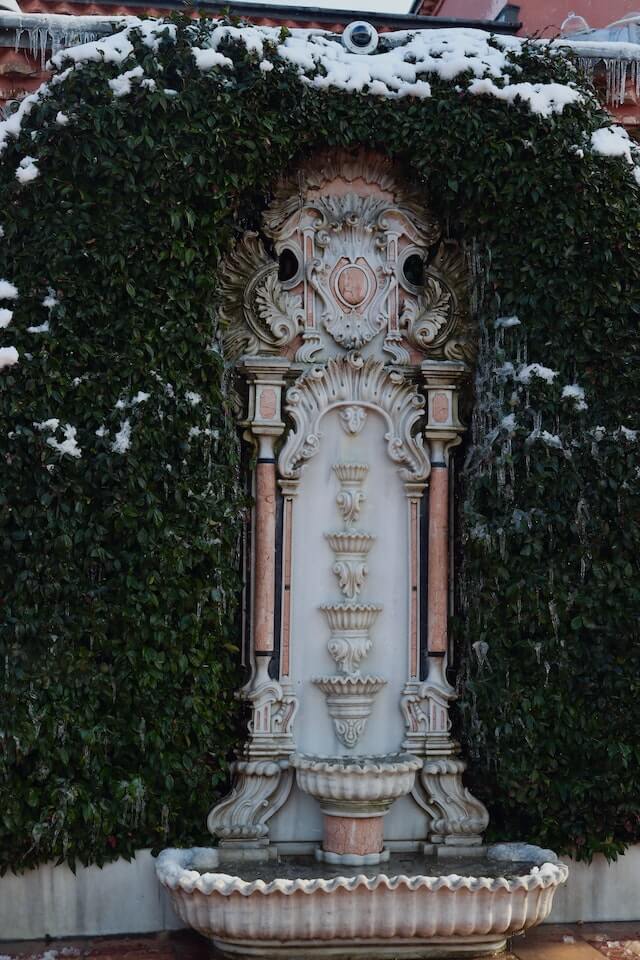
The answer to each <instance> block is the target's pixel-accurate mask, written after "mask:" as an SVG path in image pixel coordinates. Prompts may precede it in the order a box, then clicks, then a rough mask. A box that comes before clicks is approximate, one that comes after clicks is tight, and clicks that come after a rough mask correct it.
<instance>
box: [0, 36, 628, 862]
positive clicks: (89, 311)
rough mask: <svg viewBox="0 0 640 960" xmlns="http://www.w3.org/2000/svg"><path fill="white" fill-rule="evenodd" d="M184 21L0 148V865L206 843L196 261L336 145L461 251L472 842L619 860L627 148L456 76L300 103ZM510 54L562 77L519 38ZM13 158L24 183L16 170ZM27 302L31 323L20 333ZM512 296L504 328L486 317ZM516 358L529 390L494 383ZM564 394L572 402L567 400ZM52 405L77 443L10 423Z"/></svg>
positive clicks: (218, 579)
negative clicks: (391, 172) (119, 442)
mask: <svg viewBox="0 0 640 960" xmlns="http://www.w3.org/2000/svg"><path fill="white" fill-rule="evenodd" d="M176 23H177V28H178V29H177V41H176V42H175V43H173V42H169V40H168V39H167V40H166V42H163V43H162V44H161V45H160V49H159V51H158V52H157V53H156V54H154V53H153V52H152V51H151V50H150V49H149V48H148V47H147V46H145V45H144V44H143V43H142V42H139V41H138V42H136V43H135V50H134V53H133V54H132V56H131V58H130V60H129V61H128V62H127V63H126V64H124V65H114V64H87V65H85V66H84V67H83V68H82V69H78V70H74V71H72V72H71V73H70V74H69V75H68V76H67V77H66V79H64V80H63V81H62V82H60V83H58V84H52V85H50V88H49V93H48V95H47V96H45V97H44V98H43V99H42V100H41V101H40V102H39V103H38V104H37V105H36V106H35V108H34V109H33V111H32V113H31V115H30V116H29V118H28V120H27V121H25V123H24V124H23V128H22V132H21V134H20V136H19V138H18V139H17V140H16V141H12V142H11V143H10V144H9V146H8V147H7V149H6V151H5V153H4V154H3V156H2V161H1V163H0V191H1V196H2V203H1V205H0V207H1V209H2V215H1V218H0V222H1V223H2V226H3V228H4V231H5V236H4V239H3V240H2V241H1V242H0V277H6V278H7V279H9V280H11V281H12V282H13V283H15V284H16V285H17V286H18V288H19V290H20V298H19V300H17V301H16V302H15V303H11V302H7V303H3V304H2V305H3V306H8V307H14V309H15V314H14V319H13V322H12V323H11V325H10V326H9V327H8V328H7V329H6V330H3V331H2V333H1V335H0V340H1V344H0V345H3V346H4V345H9V344H12V345H15V346H16V347H17V348H18V350H19V351H20V354H21V358H20V363H19V364H18V365H16V366H13V367H9V368H5V369H4V370H3V371H2V372H1V373H0V410H1V413H0V417H1V424H2V427H1V429H0V511H1V512H0V518H1V520H0V522H1V527H0V543H1V544H2V562H1V564H0V592H1V595H2V607H1V610H2V613H1V616H0V684H1V688H2V700H1V706H0V731H1V733H0V865H1V866H2V868H3V869H4V868H7V867H8V866H11V867H14V868H16V869H19V868H24V867H27V866H32V865H34V864H36V863H38V862H41V861H44V860H48V859H51V858H55V859H63V858H67V859H69V860H71V861H73V860H75V859H79V860H81V861H83V862H97V863H102V862H104V861H106V860H108V859H111V858H114V857H116V856H119V855H130V854H131V853H132V852H133V851H134V850H135V849H137V848H140V847H145V846H156V847H157V846H161V845H164V844H167V843H171V844H190V843H193V842H204V841H205V833H204V825H203V821H204V816H205V814H206V811H207V809H208V808H209V806H210V805H211V804H212V802H213V800H214V799H215V794H216V790H217V789H220V786H221V784H222V783H223V781H224V779H225V776H226V758H227V756H228V754H229V750H230V748H231V746H232V745H233V744H234V743H235V742H237V740H238V738H239V727H238V725H237V718H236V713H235V710H234V708H233V706H232V704H233V700H232V691H233V689H234V687H235V686H236V685H237V683H238V671H237V666H236V664H237V660H238V658H237V649H236V648H237V643H238V636H239V630H238V628H237V607H238V591H239V578H238V574H237V570H238V534H239V529H240V520H241V517H242V512H243V510H244V506H245V504H244V497H243V494H242V485H241V483H240V478H239V466H238V451H237V445H236V439H235V429H234V425H233V413H232V411H230V409H229V399H228V396H227V392H226V389H225V383H226V374H225V368H224V361H223V358H222V357H221V355H220V353H219V351H218V348H217V341H216V330H215V319H214V305H215V290H216V266H217V263H218V261H219V258H220V256H221V255H222V254H223V253H224V252H225V251H226V250H228V249H229V248H230V246H231V245H232V244H233V242H234V240H235V239H236V238H237V237H238V236H239V234H240V233H241V232H242V231H243V230H244V229H246V228H247V227H251V226H255V225H256V224H257V218H258V215H259V211H260V210H261V209H262V208H263V206H264V204H265V202H266V201H267V198H268V193H269V190H270V188H271V185H272V184H273V183H274V181H275V180H276V178H277V176H278V175H279V174H280V173H281V172H282V171H283V170H285V169H288V168H289V167H291V166H292V165H293V164H295V163H296V162H298V160H299V159H300V158H301V157H303V156H306V155H308V154H309V153H311V152H312V151H313V150H314V149H316V148H318V147H319V146H326V145H329V146H331V145H334V144H335V145H340V146H344V147H351V146H357V145H360V144H364V145H366V146H369V147H372V148H376V149H381V150H383V151H386V152H388V153H389V154H391V155H392V156H394V157H395V158H397V160H398V162H399V163H400V164H402V165H403V166H404V167H405V169H406V170H407V171H408V173H409V175H410V177H411V178H412V179H413V180H414V182H415V183H417V184H419V185H422V186H423V188H424V190H425V198H426V200H427V201H428V202H429V203H430V204H431V206H432V207H433V208H434V209H435V211H436V212H437V213H438V214H439V215H440V216H441V217H443V218H444V219H445V221H446V222H448V223H449V224H450V225H451V229H452V230H454V231H455V232H456V233H457V234H458V235H459V236H460V237H462V238H464V239H465V240H466V241H467V242H468V243H471V242H473V244H474V246H475V249H476V251H477V259H478V263H479V269H478V271H477V274H478V275H477V277H476V284H477V288H478V293H479V295H480V294H481V296H480V306H479V310H478V319H479V323H480V325H481V327H482V329H483V334H482V337H483V351H482V357H481V362H480V366H479V372H478V379H477V383H476V397H475V400H476V413H475V414H474V417H475V424H474V438H473V441H470V442H469V444H468V448H467V451H466V454H467V456H466V466H464V467H463V463H462V461H463V460H464V457H465V455H464V452H463V454H462V458H461V462H460V466H461V467H463V469H461V470H460V471H459V473H458V476H459V483H460V493H461V504H462V506H461V518H460V519H461V531H462V533H461V538H462V541H463V543H462V546H463V551H462V552H463V556H464V562H463V572H462V576H461V579H460V591H459V594H460V595H459V598H458V600H459V604H458V605H459V611H460V612H459V616H458V618H457V621H456V624H455V632H456V636H457V639H458V645H459V649H461V651H462V659H461V663H459V664H458V665H457V666H458V668H459V675H460V681H459V682H460V687H461V701H460V708H459V711H458V721H459V727H460V734H461V736H462V738H463V740H464V742H465V747H466V749H467V750H468V751H469V752H470V753H471V756H472V758H473V761H474V762H473V778H474V784H473V787H474V789H475V791H476V792H477V793H478V795H480V796H481V797H482V798H483V799H484V800H485V802H487V804H488V805H489V808H490V810H491V813H492V827H491V829H492V831H493V834H494V835H495V836H502V837H505V836H506V837H508V838H513V839H516V838H522V839H527V840H530V841H540V842H541V843H543V844H544V845H551V846H554V847H556V848H557V849H559V850H562V851H571V850H577V851H578V853H579V855H581V856H589V855H591V854H592V853H593V852H596V851H603V852H605V853H606V854H608V855H615V853H616V852H618V851H620V850H621V849H623V847H624V845H625V844H627V843H629V842H632V841H635V840H640V772H639V771H640V741H639V740H638V737H637V736H636V735H635V733H634V731H635V730H637V729H638V727H639V726H640V679H639V678H640V644H639V643H638V613H639V610H640V587H639V570H638V546H639V542H640V537H639V511H638V492H639V490H638V457H637V444H635V443H634V442H633V441H632V440H630V439H629V440H627V439H625V438H624V437H622V436H621V435H620V433H619V432H616V431H619V427H620V426H621V425H624V426H626V427H628V428H632V427H634V425H635V426H637V425H638V424H637V414H638V395H639V392H640V374H639V365H638V333H637V331H638V310H639V309H640V296H639V294H640V283H639V277H638V257H639V253H640V250H639V244H638V226H639V223H640V203H639V197H638V188H637V187H636V186H635V184H634V183H633V181H632V179H631V177H630V175H629V169H628V166H627V164H626V163H625V161H624V160H616V159H614V160H604V159H603V158H602V157H594V156H593V155H591V154H590V153H589V151H588V150H586V151H585V155H584V157H580V155H579V154H578V153H577V152H576V150H575V149H574V147H575V146H578V147H586V145H587V142H588V134H589V132H590V131H592V130H594V129H596V128H597V127H600V126H602V125H603V124H605V123H607V122H608V120H607V117H606V115H605V114H604V113H603V111H602V110H601V108H600V107H598V106H597V104H596V103H595V102H594V101H593V100H588V101H585V102H584V103H582V104H579V105H575V106H571V107H567V108H566V109H565V110H564V112H563V114H562V115H558V116H555V117H553V118H552V119H541V118H539V117H536V116H534V115H532V114H531V113H530V112H529V110H528V108H527V107H526V106H525V105H522V104H516V105H515V106H507V105H506V104H504V103H503V102H500V101H498V100H496V99H494V98H490V97H479V96H469V95H467V94H465V93H463V92H460V78H457V83H456V84H445V83H442V82H440V81H438V80H437V79H436V80H434V81H433V96H432V98H431V99H426V100H412V99H405V100H401V101H385V100H383V99H379V98H376V97H372V96H366V95H363V94H354V95H345V94H342V93H339V92H335V91H334V92H322V93H320V92H318V91H315V90H313V89H311V88H309V87H307V86H305V85H303V84H302V83H301V82H300V80H299V79H298V77H297V76H296V74H295V73H294V71H293V70H292V68H290V67H289V66H287V65H286V64H284V63H283V62H282V61H280V60H279V59H278V57H277V55H276V54H275V50H271V51H270V52H269V54H268V56H269V58H270V59H271V60H272V61H273V62H274V64H275V66H276V69H274V70H273V71H271V72H269V73H264V72H263V71H261V70H260V69H259V68H258V65H257V58H256V57H255V56H254V55H251V54H248V53H247V51H246V49H245V48H244V47H243V46H241V45H238V44H229V47H228V50H226V51H225V52H227V53H228V55H229V56H231V57H232V58H233V60H234V63H235V69H234V70H233V71H228V70H227V71H225V70H220V69H215V70H212V71H211V72H209V73H206V74H203V73H201V72H200V71H199V70H197V69H196V67H195V64H194V61H193V58H192V54H191V46H192V44H193V43H194V41H195V42H196V44H200V45H202V40H203V36H204V32H206V29H207V28H206V27H205V26H203V27H195V28H194V27H193V26H188V25H187V22H186V21H185V22H183V21H181V20H178V21H176ZM199 31H202V34H201V36H200V37H198V35H197V34H198V32H199ZM194 34H195V36H194ZM137 63H140V64H141V65H142V66H143V67H144V70H145V75H146V76H147V77H151V78H154V79H156V81H157V89H156V90H150V89H145V88H143V87H141V86H140V85H138V84H137V83H134V84H133V89H132V92H131V94H130V95H129V96H126V97H122V98H114V97H113V96H112V92H111V90H110V89H109V87H108V85H107V79H108V78H109V77H113V76H115V75H117V74H118V73H120V72H122V71H123V70H124V69H127V68H129V67H132V66H135V65H136V64H137ZM518 68H519V70H520V72H519V74H518V79H519V80H521V79H525V80H531V81H534V82H535V81H538V80H542V81H548V80H560V81H566V80H567V79H572V78H574V73H573V67H572V66H571V65H570V64H567V63H566V61H564V60H562V59H560V58H557V57H549V56H547V55H546V54H544V53H541V52H535V51H534V50H528V51H527V50H525V52H524V53H523V54H522V56H520V57H519V63H518ZM167 89H170V90H173V91H176V92H177V94H176V95H174V94H173V93H167V92H166V90H167ZM58 111H63V112H64V113H65V114H66V115H67V116H68V117H69V119H70V122H69V124H68V125H66V126H60V125H59V124H57V123H56V122H55V118H56V115H57V113H58ZM25 155H30V156H33V157H36V158H37V160H38V166H39V170H40V175H39V177H38V179H37V180H35V181H34V182H32V183H30V184H27V185H24V186H21V185H20V184H19V183H18V181H17V180H16V178H15V169H16V167H17V166H18V163H19V162H20V160H21V159H22V158H23V157H24V156H25ZM49 288H51V289H52V290H53V291H55V294H56V297H57V299H58V300H59V304H58V305H57V306H56V307H54V308H53V310H52V312H51V317H50V328H51V329H50V332H49V333H48V334H34V333H28V332H27V328H28V327H30V326H38V325H39V324H41V323H42V322H43V321H44V320H45V319H46V318H47V310H46V309H45V308H44V307H43V306H42V300H43V298H44V297H45V296H46V295H47V292H48V290H49ZM508 314H517V315H518V317H519V318H520V321H521V325H520V326H518V327H513V328H511V329H509V330H507V331H506V332H505V333H499V332H495V329H494V326H493V322H494V320H495V318H496V317H497V316H499V315H503V316H504V315H508ZM525 352H526V357H527V358H528V359H529V361H537V362H539V363H543V364H545V365H547V366H549V367H552V368H553V369H554V370H557V371H558V376H557V378H556V379H555V380H554V382H553V383H552V384H550V385H547V384H545V383H544V382H543V381H540V380H537V379H535V378H534V380H532V382H531V384H530V386H529V387H526V386H525V385H518V384H517V383H516V382H515V381H514V380H513V378H510V377H509V376H505V375H504V374H502V375H501V374H499V373H496V367H501V366H502V365H503V364H504V363H506V362H509V361H511V362H514V363H516V365H517V363H518V361H523V360H524V359H525ZM576 381H577V382H578V383H580V384H581V385H582V386H583V387H584V388H585V390H586V396H587V401H588V404H589V406H588V410H586V411H578V410H576V409H575V405H574V404H573V403H572V402H570V401H566V400H562V399H561V388H562V386H563V385H564V384H571V383H574V382H576ZM138 391H143V392H146V393H149V394H150V396H149V398H148V399H147V400H144V401H143V402H140V403H133V402H132V401H133V398H134V397H135V396H136V395H137V393H138ZM188 392H195V393H197V394H199V395H200V397H201V401H200V403H197V404H196V405H193V403H192V402H190V401H189V397H188ZM118 401H122V402H123V404H124V407H120V408H117V407H116V403H117V402H118ZM511 412H514V413H515V415H516V424H517V426H516V427H515V430H514V431H513V433H514V435H513V436H512V437H511V438H510V439H509V436H508V433H509V431H508V430H507V429H505V428H504V427H501V423H502V419H503V418H504V417H505V416H506V415H508V414H509V413H511ZM51 417H56V418H58V419H59V420H60V423H61V426H62V427H63V426H64V425H65V424H66V423H70V424H72V425H74V426H75V427H76V428H77V441H78V444H79V446H80V448H81V450H82V456H81V458H79V459H77V458H73V457H71V456H68V455H64V456H61V455H60V454H59V453H58V452H56V450H55V449H53V447H52V446H51V445H49V444H47V442H46V441H47V439H48V438H50V437H53V436H55V437H56V438H57V439H58V441H60V440H62V433H61V431H60V430H58V432H57V433H56V434H55V435H54V434H51V433H50V432H48V431H46V430H39V429H37V428H35V427H34V423H38V422H41V421H44V420H47V419H49V418H51ZM125 419H129V421H130V427H131V446H130V448H129V450H128V451H127V452H126V453H124V454H122V453H118V452H116V451H114V450H113V447H112V445H113V442H114V438H115V435H116V433H117V432H118V431H119V430H120V429H121V425H122V423H123V421H124V420H125ZM103 426H104V427H105V428H106V431H107V433H106V434H105V435H103V436H97V435H96V430H99V429H100V428H102V427H103ZM595 426H602V427H604V428H605V432H604V433H603V434H600V433H598V434H597V436H598V437H600V439H599V440H596V439H595V435H594V434H593V428H594V427H595ZM193 427H198V428H199V429H200V433H199V434H198V435H195V436H194V435H191V436H190V432H192V428H193ZM536 428H540V430H546V431H548V432H549V433H550V434H554V435H558V436H559V437H560V438H561V443H562V448H559V447H553V446H549V445H548V443H545V442H544V440H542V439H541V437H540V436H538V435H537V434H535V433H534V434H533V436H531V434H532V430H535V429H536ZM478 641H481V642H482V643H487V644H488V649H485V648H484V647H481V648H479V647H478V646H477V643H478ZM473 644H476V647H474V646H473ZM483 651H484V652H483ZM479 653H480V655H479Z"/></svg>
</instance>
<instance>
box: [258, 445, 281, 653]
mask: <svg viewBox="0 0 640 960" xmlns="http://www.w3.org/2000/svg"><path fill="white" fill-rule="evenodd" d="M275 562H276V465H275V462H274V461H273V459H272V458H271V459H259V460H258V464H257V466H256V506H255V552H254V571H255V587H254V594H253V596H254V631H253V644H254V650H255V652H256V653H257V654H267V653H273V649H274V643H273V612H274V606H275Z"/></svg>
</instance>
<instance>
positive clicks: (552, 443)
mask: <svg viewBox="0 0 640 960" xmlns="http://www.w3.org/2000/svg"><path fill="white" fill-rule="evenodd" d="M540 439H541V440H542V442H543V443H545V444H546V445H547V446H548V447H555V449H556V450H562V440H561V439H560V437H559V436H558V435H557V433H549V431H548V430H543V431H542V433H541V434H540Z"/></svg>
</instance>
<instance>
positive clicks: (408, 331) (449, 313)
mask: <svg viewBox="0 0 640 960" xmlns="http://www.w3.org/2000/svg"><path fill="white" fill-rule="evenodd" d="M272 250H273V251H274V253H275V255H274V253H272V252H271V251H272ZM218 317H219V320H220V323H221V327H222V331H223V334H222V336H223V349H224V353H225V356H226V357H227V358H228V359H230V360H235V359H238V358H239V357H241V356H243V355H254V356H255V355H269V354H271V355H274V354H275V355H281V356H286V357H288V358H289V359H291V360H295V361H297V362H324V361H326V360H327V359H329V358H330V357H335V356H341V355H344V354H345V353H348V352H352V351H358V352H359V353H360V354H361V355H362V356H363V357H365V359H366V358H367V357H370V356H376V357H377V358H379V359H386V360H387V361H391V362H393V363H395V364H398V365H401V366H403V365H406V366H410V365H413V364H418V363H420V362H421V361H422V360H423V359H425V357H429V358H432V359H446V360H465V361H469V362H472V361H473V359H474V357H475V353H476V337H475V328H474V325H473V323H472V320H471V318H470V315H469V308H468V277H467V271H466V264H465V258H464V255H463V252H462V251H461V249H460V248H459V246H458V245H457V243H455V242H454V241H453V240H449V239H446V238H443V237H442V230H441V226H440V224H439V223H438V222H437V220H436V219H435V218H434V217H433V216H432V215H431V213H430V212H429V211H428V209H427V208H426V207H425V205H424V201H423V198H422V197H421V196H420V195H419V194H417V193H416V191H414V190H411V189H410V188H408V187H407V186H406V185H404V184H402V183H401V182H400V181H398V179H397V178H396V177H395V176H394V174H393V171H392V168H391V163H390V161H389V160H388V159H387V158H384V157H380V156H376V155H369V154H364V153H361V154H357V155H351V154H345V153H340V152H334V153H332V154H330V155H326V156H319V157H317V158H315V159H314V161H313V162H311V163H309V164H307V165H306V166H304V167H302V168H301V169H300V170H299V171H298V172H297V174H296V175H295V177H292V178H289V179H285V180H283V181H282V182H281V183H280V184H279V185H278V187H277V188H276V192H275V196H274V200H273V202H272V203H271V204H270V206H269V207H268V209H267V210H266V211H265V213H264V214H263V237H261V236H260V235H259V234H258V233H255V232H248V233H245V234H244V236H243V237H242V239H241V240H240V242H239V243H238V244H237V246H236V248H235V249H234V251H233V252H232V253H231V254H230V255H229V256H228V257H227V258H226V260H225V261H224V262H223V264H222V266H221V270H220V306H219V309H218Z"/></svg>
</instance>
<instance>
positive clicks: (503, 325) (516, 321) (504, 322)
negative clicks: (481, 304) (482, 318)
mask: <svg viewBox="0 0 640 960" xmlns="http://www.w3.org/2000/svg"><path fill="white" fill-rule="evenodd" d="M519 326H520V318H519V317H516V316H515V315H514V316H513V317H497V318H496V321H495V323H494V327H495V328H496V330H507V329H508V328H509V327H519Z"/></svg>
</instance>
